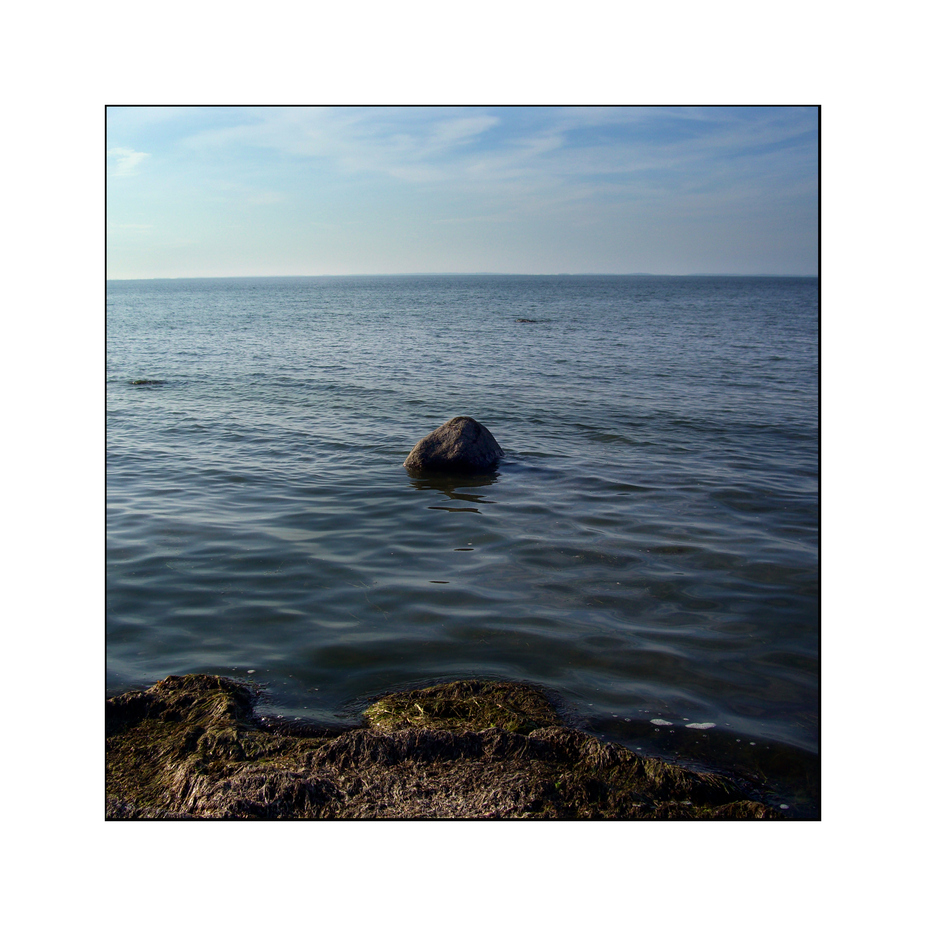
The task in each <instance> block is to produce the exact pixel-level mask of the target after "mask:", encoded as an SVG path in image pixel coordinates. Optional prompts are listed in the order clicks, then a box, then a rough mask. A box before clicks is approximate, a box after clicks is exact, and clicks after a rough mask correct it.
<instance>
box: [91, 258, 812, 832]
mask: <svg viewBox="0 0 925 925" xmlns="http://www.w3.org/2000/svg"><path fill="white" fill-rule="evenodd" d="M818 387H819V284H818V280H817V279H816V278H781V277H761V278H759V277H694V276H687V277H684V276H670V277H669V276H577V275H576V276H571V275H561V276H500V275H499V276H495V275H466V276H453V275H446V276H444V275H421V276H341V277H285V278H268V277H262V278H228V279H159V280H112V281H109V282H108V283H107V309H106V499H107V513H106V666H107V667H106V688H107V696H113V695H115V694H118V693H121V692H123V691H127V690H131V689H139V688H144V687H147V686H149V685H150V684H152V683H154V682H155V681H157V680H159V679H161V678H164V677H166V676H167V675H179V674H187V673H191V672H206V673H211V674H220V675H225V676H229V677H234V678H239V679H241V680H246V681H250V682H253V683H254V684H255V685H256V686H258V687H259V689H260V690H261V691H262V697H261V701H260V703H261V706H260V710H261V712H263V713H265V714H266V715H269V716H273V717H282V718H285V719H289V720H293V721H299V720H310V721H312V722H316V723H318V722H320V723H325V724H329V725H333V726H340V725H343V726H348V725H352V724H356V723H357V722H359V721H360V720H361V715H362V711H363V710H364V709H365V708H366V707H367V706H368V705H369V703H370V702H371V701H372V700H374V699H376V698H377V697H379V696H381V695H383V694H385V693H387V692H391V691H396V690H407V689H412V688H416V687H422V686H429V685H432V684H438V683H441V682H444V681H448V680H453V679H457V678H487V679H510V680H515V681H523V682H527V683H531V684H535V685H539V686H540V687H542V688H543V690H545V691H546V692H547V693H548V694H549V696H550V697H551V699H552V700H553V702H554V703H555V704H556V706H557V707H558V708H559V710H560V712H561V713H562V715H563V716H565V717H566V718H567V719H568V721H569V722H571V723H573V724H574V725H577V726H578V727H580V728H582V729H585V730H586V731H589V732H591V733H592V734H594V735H597V736H599V737H601V738H603V739H605V740H608V741H614V742H620V743H622V744H624V745H626V746H627V747H628V748H631V749H633V750H634V751H635V752H636V753H637V754H643V755H654V756H658V757H665V758H669V759H671V760H673V761H678V762H680V763H682V764H685V765H686V766H690V767H693V768H696V769H707V770H720V771H724V772H727V773H732V774H735V775H736V776H738V777H739V779H741V780H743V781H745V782H747V783H749V784H753V785H755V786H756V787H760V788H761V791H762V793H763V794H764V798H765V799H766V800H768V801H770V802H771V803H772V805H776V806H778V807H780V808H781V812H782V813H783V814H784V815H785V816H786V815H789V816H791V817H793V818H804V819H806V818H818V816H819V703H820V688H819V680H820V679H819V630H820V617H819V611H820V596H819V479H818V475H819V394H818ZM457 415H468V416H471V417H474V418H475V419H476V420H478V421H479V422H480V423H481V424H483V425H484V426H485V427H487V428H488V429H489V430H490V431H491V433H492V434H493V435H494V437H495V439H496V440H497V441H498V442H499V443H500V445H501V446H502V448H503V449H504V454H505V455H504V458H503V459H502V460H501V462H500V464H499V466H498V468H497V470H496V471H494V472H492V473H490V474H487V475H483V476H477V477H459V476H440V477H426V476H422V475H420V474H412V473H410V472H409V471H407V470H406V469H404V468H403V466H402V462H403V460H404V459H405V457H406V455H407V454H408V453H409V452H410V450H411V448H412V447H413V446H414V444H415V443H416V442H417V441H418V440H420V439H421V438H422V437H424V436H426V435H427V434H428V433H429V432H430V431H432V430H433V429H434V428H436V427H438V426H439V425H440V424H443V423H444V422H445V421H447V420H449V419H450V418H452V417H455V416H457Z"/></svg>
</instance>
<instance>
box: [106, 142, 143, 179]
mask: <svg viewBox="0 0 925 925" xmlns="http://www.w3.org/2000/svg"><path fill="white" fill-rule="evenodd" d="M150 156H151V155H150V154H147V153H145V152H144V151H133V150H132V149H131V148H110V149H109V150H108V151H107V152H106V157H107V158H112V162H113V163H112V169H111V171H110V174H109V175H110V176H111V177H130V176H132V175H133V174H135V173H137V171H138V166H139V164H141V162H142V161H143V160H144V159H145V158H147V157H150Z"/></svg>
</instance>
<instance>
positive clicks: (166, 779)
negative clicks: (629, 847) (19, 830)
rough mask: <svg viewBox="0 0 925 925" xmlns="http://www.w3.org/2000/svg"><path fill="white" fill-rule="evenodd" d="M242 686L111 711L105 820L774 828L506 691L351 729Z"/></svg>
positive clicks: (225, 685)
mask: <svg viewBox="0 0 925 925" xmlns="http://www.w3.org/2000/svg"><path fill="white" fill-rule="evenodd" d="M256 699H257V693H256V691H255V690H254V689H253V688H252V687H251V686H249V685H247V684H243V683H241V682H238V681H234V680H231V679H228V678H222V677H215V676H210V675H187V676H185V677H168V678H165V679H164V680H163V681H159V682H158V683H157V684H155V685H154V686H153V687H151V688H149V689H148V690H146V691H135V692H130V693H127V694H123V695H121V696H119V697H115V698H112V699H111V700H108V701H107V702H106V818H107V819H776V818H780V815H779V813H778V812H777V811H776V810H775V809H773V808H771V807H769V806H766V805H764V804H763V803H761V802H758V795H757V794H754V793H751V792H748V791H747V790H746V789H743V785H741V784H740V783H738V782H736V781H734V780H732V779H731V778H726V777H723V776H721V775H717V774H707V773H697V772H694V771H690V770H686V769H684V768H681V767H677V766H675V765H672V764H669V763H667V762H665V761H661V760H659V759H655V758H641V757H639V756H637V755H635V754H634V753H633V752H631V751H629V750H628V749H626V748H623V747H622V746H619V745H613V744H608V743H604V742H601V741H599V740H598V739H596V738H594V737H593V736H590V735H587V734H586V733H584V732H581V731H580V730H577V729H572V728H568V727H567V726H566V725H565V724H564V723H563V722H562V721H561V719H560V717H559V716H558V715H557V714H556V712H555V710H554V709H553V707H552V706H551V704H550V703H549V701H548V700H547V698H546V697H545V696H544V695H543V694H542V693H541V692H540V691H538V690H535V689H534V688H532V687H529V686H526V685H522V684H515V683H512V682H487V681H455V682H451V683H449V684H444V685H440V686H438V687H431V688H426V689H424V690H418V691H408V692H403V693H398V694H392V695H389V696H387V697H384V698H382V699H381V700H378V701H377V702H375V703H374V704H372V706H370V707H369V709H368V710H366V712H365V714H364V721H365V722H364V725H363V726H361V727H359V728H356V729H349V730H346V731H345V730H333V729H325V728H321V727H311V726H309V725H305V724H299V725H294V724H288V723H278V722H274V721H271V720H268V719H266V718H263V717H259V716H257V715H256V714H255V712H254V706H255V703H256Z"/></svg>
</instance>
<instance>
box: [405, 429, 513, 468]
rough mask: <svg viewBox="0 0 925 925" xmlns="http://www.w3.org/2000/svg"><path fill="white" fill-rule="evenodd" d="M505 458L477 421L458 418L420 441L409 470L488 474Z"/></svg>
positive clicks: (408, 463) (490, 436)
mask: <svg viewBox="0 0 925 925" xmlns="http://www.w3.org/2000/svg"><path fill="white" fill-rule="evenodd" d="M503 455H504V450H502V449H501V447H500V446H498V441H497V440H495V438H494V437H493V436H492V435H491V432H490V431H489V430H488V428H487V427H484V426H483V425H482V424H479V422H478V421H476V420H475V419H474V418H467V417H457V418H453V419H452V420H449V421H447V422H446V424H443V425H441V426H440V427H438V428H437V429H436V430H435V431H432V432H431V433H429V434H428V435H427V436H426V437H424V439H423V440H419V441H418V442H417V443H416V444H415V447H414V449H413V450H412V451H411V452H410V453H409V454H408V458H407V459H406V460H405V468H406V469H412V470H419V471H425V472H487V471H488V470H490V469H493V468H494V467H495V466H496V465H497V464H498V460H499V459H500V458H501V457H502V456H503Z"/></svg>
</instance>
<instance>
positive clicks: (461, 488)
mask: <svg viewBox="0 0 925 925" xmlns="http://www.w3.org/2000/svg"><path fill="white" fill-rule="evenodd" d="M499 478H500V476H499V475H498V473H497V472H487V473H484V474H480V475H459V474H452V475H449V474H448V475H434V474H428V475H426V476H420V475H417V476H416V475H412V474H410V473H409V475H408V480H409V481H410V482H411V484H412V486H413V487H414V488H415V490H417V491H439V492H441V493H442V494H444V495H446V497H447V498H448V499H449V500H450V501H456V502H462V503H463V504H467V505H481V504H495V502H494V501H490V500H489V499H488V498H486V497H485V495H483V494H477V493H475V492H474V491H473V489H477V488H486V487H488V486H489V485H493V484H494V483H495V482H497V481H498V479H499ZM428 510H431V511H449V512H450V513H452V514H462V513H465V514H481V513H482V512H481V511H480V510H479V508H478V507H474V506H470V507H447V506H446V505H442V504H434V505H428Z"/></svg>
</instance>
